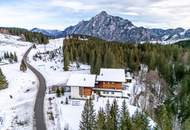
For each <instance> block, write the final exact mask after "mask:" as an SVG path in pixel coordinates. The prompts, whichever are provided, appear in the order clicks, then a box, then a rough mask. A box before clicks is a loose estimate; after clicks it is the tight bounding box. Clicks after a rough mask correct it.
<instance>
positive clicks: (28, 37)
mask: <svg viewBox="0 0 190 130" xmlns="http://www.w3.org/2000/svg"><path fill="white" fill-rule="evenodd" d="M0 32H1V33H5V34H11V35H17V36H21V37H22V39H23V40H25V41H28V42H35V43H38V44H47V43H48V42H49V39H48V37H47V36H44V35H43V34H42V33H37V32H31V31H28V30H27V29H22V28H6V27H0Z"/></svg>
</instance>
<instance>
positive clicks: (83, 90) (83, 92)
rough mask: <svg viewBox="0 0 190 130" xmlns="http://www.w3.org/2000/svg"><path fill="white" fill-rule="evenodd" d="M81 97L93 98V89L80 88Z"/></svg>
mask: <svg viewBox="0 0 190 130" xmlns="http://www.w3.org/2000/svg"><path fill="white" fill-rule="evenodd" d="M80 95H81V96H91V95H92V87H80Z"/></svg>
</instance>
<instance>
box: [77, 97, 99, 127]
mask: <svg viewBox="0 0 190 130" xmlns="http://www.w3.org/2000/svg"><path fill="white" fill-rule="evenodd" d="M81 116H82V120H81V121H80V130H94V129H95V126H96V122H95V120H96V113H95V110H94V105H93V102H92V100H91V99H87V100H86V102H85V105H84V110H83V112H82V115H81Z"/></svg>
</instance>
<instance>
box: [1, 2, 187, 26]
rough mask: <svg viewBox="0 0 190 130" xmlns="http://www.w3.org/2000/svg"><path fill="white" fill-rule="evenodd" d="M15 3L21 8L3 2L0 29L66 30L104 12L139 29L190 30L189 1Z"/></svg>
mask: <svg viewBox="0 0 190 130" xmlns="http://www.w3.org/2000/svg"><path fill="white" fill-rule="evenodd" d="M13 1H14V0H13ZM14 2H15V1H14ZM15 3H18V4H16V5H12V4H10V3H8V2H7V4H5V5H1V2H0V17H1V22H0V26H19V27H27V28H31V27H35V26H37V27H40V26H41V27H42V28H57V29H59V28H61V27H62V28H61V29H63V28H65V27H67V26H69V25H74V24H76V23H77V22H79V21H81V20H87V19H89V18H90V17H92V16H94V15H95V14H97V13H99V12H100V11H102V10H105V11H107V12H108V13H109V14H111V15H115V16H121V17H124V18H126V19H129V20H131V21H132V22H133V23H134V24H135V25H137V26H146V27H150V28H155V27H157V28H158V27H164V28H176V27H185V28H190V24H189V23H190V13H189V12H190V8H189V7H190V0H135V1H134V0H119V1H118V0H94V1H92V0H38V1H29V0H19V1H18V2H15ZM42 5H43V6H42Z"/></svg>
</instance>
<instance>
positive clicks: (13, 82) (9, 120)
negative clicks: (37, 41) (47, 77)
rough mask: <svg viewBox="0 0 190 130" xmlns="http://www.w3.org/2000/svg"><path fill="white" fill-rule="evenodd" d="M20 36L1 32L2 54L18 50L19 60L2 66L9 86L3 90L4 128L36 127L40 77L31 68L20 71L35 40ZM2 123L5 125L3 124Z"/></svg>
mask: <svg viewBox="0 0 190 130" xmlns="http://www.w3.org/2000/svg"><path fill="white" fill-rule="evenodd" d="M19 39H20V38H19V37H17V36H11V35H5V34H0V56H1V55H2V54H3V53H4V52H7V51H8V52H16V53H17V56H18V60H19V61H18V63H14V64H6V65H2V64H1V65H0V68H1V69H2V71H3V73H4V75H5V76H6V79H7V81H8V88H6V89H4V90H1V91H0V98H1V100H0V119H2V120H1V121H2V122H0V130H7V129H8V130H32V129H33V128H32V127H33V107H34V101H35V95H36V92H37V79H36V77H35V75H34V74H33V73H32V72H31V71H29V70H27V72H25V73H23V72H21V71H20V70H19V67H20V61H21V59H22V56H23V55H24V53H25V51H26V50H27V49H28V48H29V47H30V46H31V43H28V42H22V41H19ZM1 123H2V124H1Z"/></svg>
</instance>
